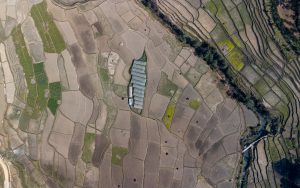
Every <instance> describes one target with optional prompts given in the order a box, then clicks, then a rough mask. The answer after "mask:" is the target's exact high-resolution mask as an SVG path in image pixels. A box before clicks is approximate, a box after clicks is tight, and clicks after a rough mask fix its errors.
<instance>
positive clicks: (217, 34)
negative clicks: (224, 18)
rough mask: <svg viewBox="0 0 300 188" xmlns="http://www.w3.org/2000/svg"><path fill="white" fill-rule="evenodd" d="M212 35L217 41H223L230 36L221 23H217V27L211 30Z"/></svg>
mask: <svg viewBox="0 0 300 188" xmlns="http://www.w3.org/2000/svg"><path fill="white" fill-rule="evenodd" d="M210 35H211V37H212V38H213V39H214V40H215V41H223V40H226V39H227V38H228V37H227V35H226V33H225V31H224V29H223V28H222V27H221V25H220V24H217V25H216V27H215V28H214V29H213V30H212V31H211V32H210Z"/></svg>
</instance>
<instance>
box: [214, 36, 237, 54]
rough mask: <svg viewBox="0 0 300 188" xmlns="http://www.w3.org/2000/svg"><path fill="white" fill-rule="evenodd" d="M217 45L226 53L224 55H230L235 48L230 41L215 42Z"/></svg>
mask: <svg viewBox="0 0 300 188" xmlns="http://www.w3.org/2000/svg"><path fill="white" fill-rule="evenodd" d="M217 44H218V46H219V47H220V48H221V50H222V51H223V52H224V51H225V52H226V53H225V55H226V54H228V53H230V52H231V51H232V50H233V49H234V48H235V45H234V44H233V42H231V40H230V39H226V40H222V41H220V42H217Z"/></svg>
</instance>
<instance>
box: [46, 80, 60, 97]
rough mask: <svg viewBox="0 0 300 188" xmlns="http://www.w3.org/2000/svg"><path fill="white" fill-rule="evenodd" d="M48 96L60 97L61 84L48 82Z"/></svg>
mask: <svg viewBox="0 0 300 188" xmlns="http://www.w3.org/2000/svg"><path fill="white" fill-rule="evenodd" d="M49 90H50V98H53V99H61V90H62V89H61V84H60V82H53V83H50V84H49Z"/></svg>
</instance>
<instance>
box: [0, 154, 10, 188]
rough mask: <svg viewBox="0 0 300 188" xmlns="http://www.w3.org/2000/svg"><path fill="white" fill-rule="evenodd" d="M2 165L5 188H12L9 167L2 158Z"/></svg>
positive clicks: (0, 163) (0, 160) (0, 161)
mask: <svg viewBox="0 0 300 188" xmlns="http://www.w3.org/2000/svg"><path fill="white" fill-rule="evenodd" d="M0 165H1V167H2V169H3V172H4V188H10V187H11V186H10V172H9V167H8V166H7V165H6V164H5V161H4V160H3V158H2V157H1V156H0Z"/></svg>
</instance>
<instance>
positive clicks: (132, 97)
mask: <svg viewBox="0 0 300 188" xmlns="http://www.w3.org/2000/svg"><path fill="white" fill-rule="evenodd" d="M146 65H147V62H145V61H140V60H134V61H133V63H132V67H131V70H130V74H131V80H130V83H129V87H128V104H129V106H130V107H134V108H136V109H143V106H144V97H145V89H146V82H147V72H146Z"/></svg>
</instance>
